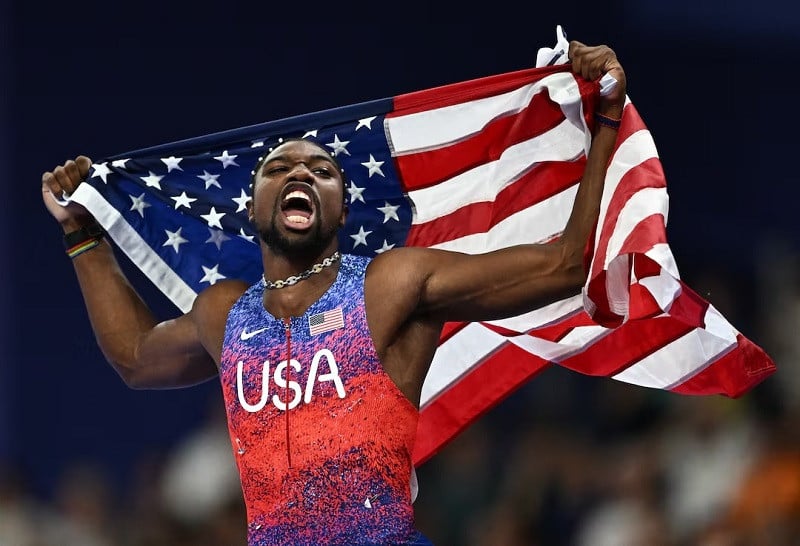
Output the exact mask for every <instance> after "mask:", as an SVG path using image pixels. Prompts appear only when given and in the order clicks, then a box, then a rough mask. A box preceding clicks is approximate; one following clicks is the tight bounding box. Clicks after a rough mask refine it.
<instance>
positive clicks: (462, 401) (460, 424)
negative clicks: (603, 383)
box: [413, 343, 548, 466]
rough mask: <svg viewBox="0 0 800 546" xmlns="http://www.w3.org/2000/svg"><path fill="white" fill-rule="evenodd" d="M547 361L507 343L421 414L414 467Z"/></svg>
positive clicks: (534, 373) (430, 403) (442, 393)
mask: <svg viewBox="0 0 800 546" xmlns="http://www.w3.org/2000/svg"><path fill="white" fill-rule="evenodd" d="M547 365H548V363H547V361H545V360H542V359H541V358H539V357H537V356H534V355H532V354H530V353H528V352H527V351H524V350H522V349H520V348H519V347H517V346H516V345H513V344H510V343H507V344H506V345H504V346H503V347H502V348H501V349H499V350H498V351H496V352H495V353H493V354H492V355H491V356H489V357H487V358H486V359H484V360H482V361H481V362H478V363H477V364H476V365H475V367H474V369H473V370H472V371H471V372H470V373H468V374H467V375H465V376H464V377H463V378H462V379H461V380H460V381H459V382H458V383H456V384H455V385H453V386H452V387H450V388H449V389H447V390H445V391H443V392H441V393H440V394H439V395H438V396H437V397H436V398H435V399H433V400H432V401H431V402H429V403H428V404H426V405H425V406H424V407H423V408H422V409H421V411H420V419H419V424H418V425H417V440H416V444H415V445H414V454H413V461H414V465H417V466H418V465H420V464H422V463H424V462H425V461H426V460H428V459H429V458H430V457H432V456H433V455H435V454H436V452H437V451H439V449H441V447H442V446H443V445H444V444H446V443H447V442H448V441H450V440H451V439H452V438H453V437H454V436H456V435H457V434H458V433H459V432H461V431H462V430H464V429H465V428H466V427H467V426H469V425H470V423H472V422H473V421H474V420H475V419H477V418H478V417H480V416H481V415H483V414H484V413H486V412H487V411H488V410H490V409H491V408H493V407H494V406H496V405H497V404H498V403H500V402H501V401H502V400H504V399H505V398H506V397H507V396H508V395H509V394H511V392H513V391H514V390H516V389H517V388H518V387H519V386H520V385H522V384H523V383H524V382H525V381H527V380H528V379H530V378H531V377H533V376H534V375H536V374H537V373H539V372H541V371H542V370H543V369H544V368H546V367H547Z"/></svg>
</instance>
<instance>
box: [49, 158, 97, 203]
mask: <svg viewBox="0 0 800 546" xmlns="http://www.w3.org/2000/svg"><path fill="white" fill-rule="evenodd" d="M91 165H92V160H91V159H89V158H88V157H86V156H83V155H81V156H78V157H77V158H75V159H74V160H73V159H70V160H69V161H67V162H66V163H64V164H63V165H59V166H58V167H56V168H55V169H53V170H52V171H48V172H45V173H44V174H43V175H42V188H43V189H44V188H47V189H48V190H50V193H52V194H53V195H55V196H56V197H59V198H60V197H62V196H63V194H64V193H66V194H72V192H74V191H75V188H77V187H78V184H80V183H81V181H82V180H83V179H84V178H86V175H88V174H89V169H90V168H91Z"/></svg>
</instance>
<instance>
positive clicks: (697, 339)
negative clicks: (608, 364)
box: [613, 307, 736, 389]
mask: <svg viewBox="0 0 800 546" xmlns="http://www.w3.org/2000/svg"><path fill="white" fill-rule="evenodd" d="M720 319H721V320H720ZM706 321H707V322H711V323H713V324H714V325H715V331H711V330H704V329H702V328H695V329H694V330H692V331H691V332H689V333H687V334H686V335H684V336H682V337H680V338H678V339H676V340H675V341H673V342H671V343H669V344H667V345H665V346H663V347H661V348H660V349H659V350H657V351H655V352H654V353H652V354H650V355H648V356H646V357H645V358H643V359H642V360H640V361H639V362H637V363H636V364H634V365H633V366H631V367H629V368H627V369H626V370H624V371H622V372H620V373H618V374H616V375H614V376H613V378H614V379H617V380H619V381H624V382H626V383H632V384H634V385H640V386H642V387H651V388H655V389H669V388H672V387H675V386H677V385H680V384H681V383H683V382H685V381H686V380H687V379H689V378H691V377H693V376H695V375H696V374H698V373H699V372H701V371H702V370H704V369H705V368H706V367H707V366H708V365H710V364H711V363H713V362H714V361H715V360H717V359H718V358H720V357H721V356H723V355H725V354H726V353H727V352H729V351H730V350H732V349H733V348H735V347H736V338H735V336H734V337H731V336H730V331H731V328H728V327H726V326H725V324H727V321H725V319H722V318H721V316H720V315H719V313H718V312H717V311H716V310H714V309H713V308H711V307H709V310H708V311H706ZM719 334H721V335H719Z"/></svg>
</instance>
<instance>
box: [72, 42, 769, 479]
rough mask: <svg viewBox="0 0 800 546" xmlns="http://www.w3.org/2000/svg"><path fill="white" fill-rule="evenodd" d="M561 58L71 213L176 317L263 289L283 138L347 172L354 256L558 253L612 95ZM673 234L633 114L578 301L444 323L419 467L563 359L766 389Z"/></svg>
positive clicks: (203, 147)
mask: <svg viewBox="0 0 800 546" xmlns="http://www.w3.org/2000/svg"><path fill="white" fill-rule="evenodd" d="M543 49H545V48H543ZM540 53H541V50H540ZM561 53H563V51H562V52H561ZM556 57H558V55H555V56H551V59H550V61H553V60H555V59H556ZM559 60H560V61H563V60H564V55H561V58H560V59H559ZM550 61H548V62H544V63H542V62H540V63H539V64H540V67H538V68H531V69H526V70H520V71H515V72H509V73H504V74H497V75H493V76H488V77H485V78H479V79H476V80H470V81H464V82H458V83H454V84H451V85H446V86H442V87H436V88H432V89H427V90H423V91H419V92H414V93H409V94H404V95H399V96H395V97H391V98H386V99H381V100H375V101H371V102H365V103H359V104H354V105H349V106H345V107H342V108H334V109H330V110H325V111H320V112H313V113H310V114H307V115H302V116H295V117H290V118H286V119H281V120H277V121H272V122H268V123H263V124H258V125H252V126H247V127H242V128H238V129H234V130H231V131H225V132H222V133H216V134H212V135H207V136H203V137H200V138H195V139H190V140H185V141H180V142H174V143H170V144H165V145H161V146H155V147H152V148H148V149H144V150H138V151H133V152H129V153H125V154H120V155H118V156H114V157H109V158H107V159H104V160H102V161H99V162H97V163H95V164H94V165H93V167H92V170H91V172H90V175H89V177H88V182H89V183H88V184H82V185H81V186H80V188H79V190H78V191H76V193H75V194H74V195H73V196H72V199H74V200H76V201H78V202H80V203H82V204H84V205H85V206H86V207H87V208H88V209H89V210H90V211H91V212H92V213H93V214H94V215H95V217H96V218H97V219H98V221H99V222H100V223H101V224H102V225H103V226H104V227H105V228H106V229H107V230H108V232H109V234H110V236H111V238H112V239H113V241H115V243H116V245H117V246H118V247H119V248H120V249H121V250H122V251H123V252H124V253H125V254H126V255H127V256H128V257H129V258H130V259H131V261H132V262H133V263H134V264H135V265H136V266H137V267H138V268H140V269H141V271H142V272H143V273H144V274H145V275H146V276H147V277H148V278H149V279H150V280H152V282H153V283H155V284H156V285H157V286H158V287H159V288H160V289H161V290H162V291H163V293H164V294H165V295H166V296H167V297H168V298H169V299H170V300H171V301H172V302H174V304H175V305H176V306H177V307H178V308H179V309H181V310H183V311H186V310H188V309H189V308H190V307H191V305H192V301H193V300H194V298H195V296H196V295H197V293H198V292H199V291H201V290H203V289H204V288H206V287H208V286H210V285H212V284H214V283H216V282H217V281H219V280H220V279H226V278H239V279H244V280H246V281H249V282H255V281H256V280H257V279H258V278H259V277H260V275H261V273H262V266H261V258H260V251H259V246H258V245H257V239H256V234H255V233H254V231H253V229H252V227H251V226H250V224H249V222H248V220H247V216H246V210H245V204H246V203H247V201H248V199H249V196H248V195H249V188H248V185H249V179H250V174H251V170H252V168H253V166H254V164H255V162H256V161H257V158H258V157H259V156H260V155H261V154H264V153H266V151H267V150H268V149H269V148H270V147H271V146H274V145H275V144H276V143H278V142H279V140H280V139H281V138H286V137H294V136H301V137H305V138H309V139H313V140H315V141H316V142H319V143H321V144H322V145H324V146H326V147H327V148H328V149H329V150H330V151H331V152H332V153H333V154H335V155H336V157H337V158H338V159H339V160H340V161H341V163H342V165H343V167H344V171H345V176H346V185H347V195H348V200H349V206H350V215H349V218H348V223H347V225H346V226H345V229H343V230H342V231H341V233H340V249H341V250H342V251H343V252H347V253H352V254H361V255H366V256H375V255H376V254H378V253H381V252H385V251H387V250H389V249H392V248H395V247H399V246H403V245H407V246H426V247H434V248H440V249H447V250H453V251H459V252H465V253H479V252H486V251H491V250H494V249H497V248H501V247H505V246H509V245H514V244H520V243H536V242H539V243H544V242H547V241H552V240H554V239H556V238H558V237H559V235H560V233H561V231H562V229H563V228H564V225H565V224H566V220H567V217H568V215H569V212H570V210H571V206H572V202H573V200H574V197H575V192H576V189H577V184H578V182H579V180H580V178H581V175H582V172H583V168H584V164H585V158H586V153H587V151H588V147H589V145H590V136H591V128H592V127H591V126H592V111H593V108H594V104H595V100H596V98H597V96H598V94H599V93H600V91H599V86H598V84H597V83H596V82H587V81H584V80H582V79H580V78H579V77H576V76H575V75H574V74H572V72H571V71H570V67H569V65H566V64H557V63H555V64H554V63H553V62H550ZM547 64H550V66H543V65H547ZM666 221H667V191H666V181H665V178H664V173H663V171H662V168H661V164H660V162H659V158H658V153H657V151H656V148H655V145H654V142H653V139H652V138H651V135H650V132H649V131H648V129H647V127H646V126H645V124H644V123H643V121H642V118H641V117H640V115H639V113H638V112H637V110H636V108H635V107H634V105H633V103H632V102H631V101H630V100H628V101H627V103H626V107H625V111H624V115H623V121H622V126H621V129H620V131H619V136H618V140H617V145H616V150H615V152H614V155H613V157H612V160H611V162H610V166H609V169H608V174H607V177H606V184H605V192H604V195H603V199H602V205H601V214H600V219H599V222H598V225H597V228H596V230H595V232H594V237H593V240H592V241H591V244H590V245H588V247H587V254H586V261H587V266H588V267H589V271H590V275H589V279H588V281H587V283H586V285H585V286H584V289H583V291H582V294H580V295H576V296H574V297H570V298H567V299H564V300H562V301H558V302H556V303H553V304H551V305H548V306H546V307H545V308H542V309H537V310H535V311H531V312H529V313H526V314H524V315H521V316H517V317H513V318H509V319H506V320H496V321H491V322H472V323H448V324H446V326H445V328H444V330H443V332H442V334H441V338H440V342H439V347H438V350H437V351H436V354H435V357H434V360H433V363H432V365H431V368H430V371H429V373H428V375H427V377H426V379H425V382H424V386H423V390H422V399H421V406H420V414H421V415H420V425H419V429H418V434H417V443H416V450H415V453H414V460H415V463H417V464H421V463H422V462H424V461H425V460H427V459H428V458H429V457H430V456H432V455H433V454H434V453H436V452H437V451H438V450H439V449H440V448H441V447H442V446H443V445H444V444H445V443H447V442H448V441H449V440H450V439H452V438H453V437H454V436H455V435H457V434H458V433H459V432H460V431H461V430H462V429H464V428H465V427H467V426H468V425H469V424H470V423H471V422H473V421H474V420H475V419H476V418H477V417H479V416H480V415H482V414H483V413H485V412H486V411H488V410H489V409H490V408H492V407H493V406H495V405H496V404H497V403H499V402H500V401H501V400H502V399H503V398H505V397H506V396H508V395H509V394H510V393H511V392H513V391H514V390H515V389H516V388H517V387H519V386H520V385H522V384H523V383H525V382H526V381H528V380H529V379H530V378H532V377H533V376H535V375H536V374H537V373H539V372H540V371H541V370H543V369H544V368H545V367H547V366H549V365H552V364H557V365H561V366H564V367H567V368H569V369H571V370H575V371H578V372H580V373H584V374H590V375H595V376H603V377H610V378H613V379H617V380H620V381H624V382H628V383H632V384H635V385H641V386H643V387H650V388H655V389H664V390H669V391H673V392H676V393H682V394H724V395H727V396H732V397H736V396H739V395H741V394H743V393H745V392H746V391H748V390H749V389H751V388H752V387H753V386H755V385H756V384H758V383H759V382H761V381H762V380H763V379H765V378H766V377H767V376H769V375H770V374H772V373H773V372H774V371H775V366H774V364H773V362H772V360H771V359H770V357H769V356H768V355H766V354H765V353H764V351H763V350H762V349H761V348H760V347H758V346H757V345H755V344H754V343H752V342H751V341H750V340H748V339H747V338H745V337H744V336H742V334H741V333H739V332H738V331H737V330H736V329H735V328H734V327H733V326H732V325H731V324H730V323H729V322H728V321H727V320H726V319H725V318H724V317H723V316H722V315H721V314H720V313H719V312H718V311H717V310H716V309H715V308H714V307H713V306H712V305H710V304H709V303H708V302H707V301H705V300H704V299H703V298H701V297H700V296H699V295H698V294H696V293H695V292H694V291H692V289H691V288H690V287H689V286H687V285H686V284H685V283H684V282H683V281H682V280H681V278H680V274H679V271H678V268H677V265H676V263H675V260H674V259H673V256H672V253H671V250H670V247H669V244H668V242H667V239H666V228H665V226H666Z"/></svg>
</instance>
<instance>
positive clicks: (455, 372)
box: [420, 322, 508, 408]
mask: <svg viewBox="0 0 800 546" xmlns="http://www.w3.org/2000/svg"><path fill="white" fill-rule="evenodd" d="M506 341H508V340H507V338H506V337H505V336H502V335H500V334H497V333H495V332H492V331H491V330H489V329H488V328H486V327H485V326H482V325H480V324H478V323H475V322H472V323H470V324H467V325H466V326H465V327H464V328H462V329H461V330H460V331H458V332H456V333H455V334H454V335H453V336H452V337H451V338H450V339H448V340H447V341H445V342H444V343H442V344H441V345H439V348H438V349H437V350H436V354H434V357H433V362H432V363H431V367H430V369H429V370H428V375H427V376H426V377H425V382H424V383H423V384H422V395H421V397H420V408H422V407H423V406H424V405H425V404H427V403H428V402H430V401H431V400H432V399H433V398H434V397H435V396H436V395H438V394H439V393H441V392H443V391H444V390H445V389H447V387H449V386H450V385H451V384H453V383H455V382H456V381H457V380H458V379H459V378H460V377H461V376H462V375H464V374H465V373H467V372H468V371H469V370H470V369H471V368H473V367H474V366H475V363H476V362H480V361H481V360H483V359H484V358H485V357H486V356H487V355H489V354H491V353H492V352H493V351H494V350H495V349H497V348H498V347H500V346H501V345H503V344H504V343H505V342H506Z"/></svg>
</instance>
